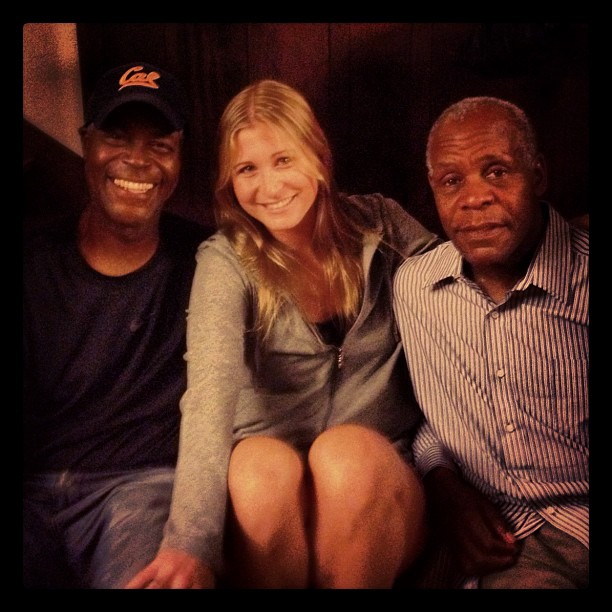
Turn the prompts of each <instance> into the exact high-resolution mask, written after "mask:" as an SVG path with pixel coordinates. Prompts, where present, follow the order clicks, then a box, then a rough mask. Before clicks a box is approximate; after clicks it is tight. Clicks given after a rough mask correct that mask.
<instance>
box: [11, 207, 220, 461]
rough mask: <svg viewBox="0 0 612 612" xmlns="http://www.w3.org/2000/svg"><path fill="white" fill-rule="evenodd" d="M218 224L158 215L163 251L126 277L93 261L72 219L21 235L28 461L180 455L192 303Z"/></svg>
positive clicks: (161, 458) (163, 458)
mask: <svg viewBox="0 0 612 612" xmlns="http://www.w3.org/2000/svg"><path fill="white" fill-rule="evenodd" d="M209 234H210V231H209V230H207V229H205V228H203V227H201V226H199V225H198V224H195V223H193V222H190V221H187V220H185V219H182V218H180V217H177V216H175V215H170V214H167V213H166V214H164V215H162V224H161V240H160V246H159V248H158V250H157V252H156V254H155V255H154V256H153V257H152V258H151V260H150V261H149V262H147V264H146V265H145V266H143V267H142V268H140V269H139V270H137V271H135V272H132V273H130V274H127V275H125V276H120V277H110V276H104V275H102V274H100V273H98V272H96V271H95V270H93V269H92V268H90V267H89V266H88V265H87V263H86V262H85V260H84V259H83V257H82V256H81V255H80V253H79V252H78V249H77V244H76V220H73V221H71V222H69V223H68V224H63V225H62V226H60V227H55V228H54V229H53V230H51V231H47V232H46V233H37V235H36V236H35V237H32V238H31V239H27V240H26V241H25V243H24V246H25V250H24V266H23V280H24V288H23V297H24V299H23V305H24V318H23V331H24V469H25V471H26V473H32V472H47V471H63V470H67V469H70V470H74V471H83V472H99V471H112V470H126V469H135V468H136V469H137V468H143V467H150V466H165V465H174V464H175V462H176V456H177V450H178V431H179V421H180V411H179V401H180V398H181V396H182V394H183V392H184V390H185V387H186V369H185V362H184V354H185V328H186V310H187V306H188V301H189V293H190V290H191V282H192V277H193V273H194V269H195V253H196V249H197V246H198V245H199V244H200V243H201V242H202V241H203V240H204V239H205V238H206V237H207V236H208V235H209Z"/></svg>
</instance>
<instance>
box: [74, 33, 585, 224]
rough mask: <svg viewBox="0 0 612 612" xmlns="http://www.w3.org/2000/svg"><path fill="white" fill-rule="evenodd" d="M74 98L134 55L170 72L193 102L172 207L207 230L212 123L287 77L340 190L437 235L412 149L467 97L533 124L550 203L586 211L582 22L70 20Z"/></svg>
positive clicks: (419, 159) (420, 154)
mask: <svg viewBox="0 0 612 612" xmlns="http://www.w3.org/2000/svg"><path fill="white" fill-rule="evenodd" d="M77 33H78V40H79V49H80V55H81V57H80V62H81V70H82V81H83V86H84V90H85V94H87V93H88V92H89V91H90V88H91V85H92V84H93V82H94V81H95V79H96V78H97V77H98V76H99V75H100V74H101V72H102V71H103V70H106V69H107V68H109V67H111V66H114V65H116V64H118V63H121V62H125V61H131V60H133V59H137V58H144V59H147V60H149V61H151V62H153V63H157V64H160V65H161V66H163V67H166V68H168V69H169V70H171V71H173V72H175V73H176V74H177V76H178V77H179V78H181V79H182V80H183V81H184V82H185V84H186V87H187V90H188V95H189V96H190V99H191V109H192V124H191V129H190V134H189V138H188V142H187V146H186V152H187V160H186V164H185V174H184V177H183V180H182V181H181V184H180V185H179V189H178V190H177V193H176V195H175V197H174V198H173V201H172V202H171V206H172V207H174V208H175V209H176V210H177V211H178V212H182V213H184V214H185V215H186V216H189V217H192V218H196V219H203V220H205V221H209V220H210V218H211V217H210V201H211V195H212V180H213V176H214V169H215V168H214V166H215V151H214V146H215V136H216V128H217V122H218V119H219V116H220V114H221V112H222V110H223V108H224V106H225V104H226V103H227V102H228V101H229V99H230V97H231V96H232V95H234V94H235V93H236V92H237V91H238V90H239V89H241V88H242V87H243V86H244V85H246V84H247V83H248V82H249V81H251V80H254V79H258V78H265V77H272V78H277V79H281V80H285V81H287V82H288V83H289V84H291V85H293V86H295V87H297V88H298V89H300V90H301V91H302V92H303V93H304V94H305V95H306V96H307V98H308V99H309V101H310V102H311V104H312V106H313V108H314V109H315V112H316V113H317V115H318V117H319V119H320V121H321V123H322V125H323V127H324V128H325V129H326V131H327V133H328V136H329V139H330V142H331V144H332V147H333V149H334V153H335V158H336V168H337V178H338V184H339V186H340V188H342V189H344V190H346V191H350V192H353V193H357V192H371V191H379V192H381V193H384V194H386V195H389V196H392V197H395V198H397V199H398V200H399V201H400V202H401V203H402V205H404V206H405V207H406V208H408V209H409V210H410V211H411V212H413V213H414V214H415V216H417V218H419V219H421V220H422V221H423V222H424V223H425V224H426V225H428V226H429V227H431V228H432V229H435V230H437V231H439V225H438V222H437V215H436V213H435V208H434V206H433V200H432V198H431V194H430V192H429V187H428V185H427V181H426V176H425V168H424V148H425V140H426V136H427V131H428V129H429V127H430V125H431V123H432V121H433V120H434V118H435V116H436V115H437V114H438V113H439V112H440V111H441V110H442V109H443V108H444V107H445V106H447V105H448V104H449V103H451V102H453V101H455V100H458V99H459V98H461V97H464V96H467V95H481V94H486V95H496V96H500V97H505V98H508V99H510V100H512V101H514V102H517V103H518V104H520V105H521V106H523V107H524V108H525V110H526V111H527V112H528V113H529V114H530V115H531V117H532V119H533V121H534V123H535V125H536V128H537V129H538V131H539V132H540V134H541V136H542V144H543V148H544V151H545V153H546V154H547V156H548V159H549V166H550V170H551V181H550V189H549V194H548V195H549V199H550V200H551V202H552V203H553V204H555V206H556V207H557V208H558V209H559V210H560V211H561V213H562V214H564V215H565V216H568V217H571V216H574V215H578V214H580V213H583V212H586V211H588V199H587V198H588V178H587V177H588V161H589V159H588V135H589V134H588V128H589V116H588V101H589V100H588V85H589V73H588V53H587V51H588V49H587V47H588V28H587V26H586V25H585V24H554V23H552V24H529V23H528V24H479V23H189V24H186V23H144V24H138V23H136V24H135V23H128V24H95V23H94V24H91V23H88V24H77Z"/></svg>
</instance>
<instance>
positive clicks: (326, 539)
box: [130, 80, 438, 588]
mask: <svg viewBox="0 0 612 612" xmlns="http://www.w3.org/2000/svg"><path fill="white" fill-rule="evenodd" d="M215 206H216V208H215V214H216V219H217V223H218V228H219V231H218V233H217V234H216V235H215V236H214V237H213V238H212V239H211V240H209V241H207V242H205V243H204V244H202V246H201V247H200V250H199V253H198V257H197V270H196V273H195V278H194V283H193V287H192V294H191V302H190V306H189V313H188V350H187V364H188V390H187V392H186V393H185V395H184V397H183V401H182V413H183V417H182V418H183V420H182V426H181V427H182V429H181V448H180V458H179V465H178V469H177V477H176V484H175V490H174V500H173V506H172V511H171V515H170V518H169V521H168V523H167V526H166V532H165V539H164V542H163V544H162V547H161V550H160V553H159V555H158V557H157V559H156V560H155V561H154V562H153V563H152V564H151V565H150V566H149V567H148V568H147V569H146V570H145V571H143V572H142V573H141V574H140V575H139V576H138V577H137V579H136V580H134V581H133V582H132V584H131V585H130V586H132V587H149V588H156V587H160V588H167V587H176V588H183V587H196V588H199V587H213V586H215V584H217V582H218V581H219V579H221V580H222V583H223V584H225V585H229V586H234V587H236V586H239V587H261V588H390V587H392V586H393V584H394V582H395V580H396V578H397V577H398V576H399V574H400V573H402V572H404V571H405V570H406V569H407V568H409V566H410V565H411V564H412V563H413V562H414V561H415V559H416V558H417V556H418V555H419V552H420V551H421V548H422V545H423V541H424V537H425V533H426V529H425V513H424V494H423V489H422V486H421V483H420V482H419V480H418V478H417V476H416V474H415V471H414V469H413V467H412V455H411V450H410V446H411V441H412V437H413V431H414V428H415V426H416V425H417V422H418V421H419V418H420V412H419V410H418V408H417V406H416V404H415V403H414V401H413V399H412V394H411V386H410V383H409V380H408V377H407V373H406V365H405V361H404V358H403V353H402V349H401V344H400V339H399V335H398V332H397V329H396V327H395V323H394V319H393V311H392V295H391V290H392V279H393V273H394V271H395V269H396V268H397V266H398V265H399V263H401V261H403V260H404V258H406V257H408V256H410V255H413V254H415V253H421V252H423V251H425V250H428V249H429V248H431V247H433V246H434V245H436V244H437V243H438V238H437V237H436V236H434V235H433V234H431V233H430V232H428V231H427V230H426V229H425V228H424V227H422V226H421V225H420V224H419V223H418V222H417V221H416V220H415V219H414V218H412V217H411V216H410V215H408V214H407V213H406V212H405V211H404V210H403V209H402V207H401V206H400V205H399V204H397V203H396V202H394V201H392V200H389V199H386V198H384V197H382V196H380V195H378V194H375V195H369V196H351V197H347V196H344V195H340V194H338V193H337V192H336V190H335V189H334V180H333V176H332V156H331V152H330V148H329V145H328V142H327V139H326V137H325V135H324V133H323V131H322V130H321V127H320V126H319V124H318V122H317V120H316V118H315V116H314V115H313V112H312V110H311V108H310V106H309V104H308V103H307V101H306V100H305V99H304V97H303V96H302V95H301V94H300V93H299V92H297V91H296V90H294V89H292V88H291V87H289V86H287V85H285V84H283V83H280V82H277V81H273V80H263V81H259V82H256V83H253V84H251V85H249V86H248V87H246V88H245V89H244V90H243V91H241V92H240V93H239V94H238V95H236V96H235V97H234V98H233V99H232V100H231V101H230V103H229V104H228V106H227V108H226V110H225V112H224V114H223V116H222V119H221V123H220V132H219V170H218V177H217V184H216V201H215ZM224 547H225V553H226V555H227V556H225V557H224ZM224 559H225V561H224Z"/></svg>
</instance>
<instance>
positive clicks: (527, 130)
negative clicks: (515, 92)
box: [425, 96, 538, 174]
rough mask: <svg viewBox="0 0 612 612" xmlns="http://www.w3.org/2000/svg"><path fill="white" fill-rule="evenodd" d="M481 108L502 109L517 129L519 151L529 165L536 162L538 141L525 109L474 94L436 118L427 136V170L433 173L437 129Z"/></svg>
mask: <svg viewBox="0 0 612 612" xmlns="http://www.w3.org/2000/svg"><path fill="white" fill-rule="evenodd" d="M481 108H499V109H502V110H503V111H504V112H505V113H506V116H507V118H508V121H509V122H510V124H511V125H512V127H513V128H514V129H515V130H516V136H517V140H518V146H519V152H520V153H521V154H522V156H523V160H524V161H525V163H527V164H528V165H533V164H535V161H536V157H537V154H538V143H537V138H536V135H535V131H534V129H533V126H532V124H531V121H530V120H529V118H528V117H527V115H526V114H525V111H524V110H522V109H521V108H519V107H518V106H517V105H516V104H513V103H512V102H508V101H507V100H502V99H501V98H494V97H491V96H474V97H470V98H463V100H460V101H459V102H455V103H454V104H451V105H450V106H449V107H447V108H446V109H445V110H444V111H442V114H441V115H440V116H439V117H438V118H437V119H436V120H435V122H434V124H433V125H432V126H431V129H430V130H429V135H428V137H427V147H426V150H425V164H426V166H427V172H428V173H429V174H431V172H432V167H431V156H430V155H431V142H432V139H433V134H434V133H435V131H436V130H437V129H438V128H439V127H440V126H441V125H443V124H444V123H446V122H447V121H462V120H463V119H464V118H465V117H466V116H467V115H469V114H470V113H472V112H473V111H475V110H478V109H481Z"/></svg>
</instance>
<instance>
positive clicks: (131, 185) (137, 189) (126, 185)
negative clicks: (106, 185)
mask: <svg viewBox="0 0 612 612" xmlns="http://www.w3.org/2000/svg"><path fill="white" fill-rule="evenodd" d="M113 183H115V185H117V187H121V189H125V190H126V191H131V192H133V193H145V192H147V191H149V189H153V183H135V182H134V181H126V180H125V179H113Z"/></svg>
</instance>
